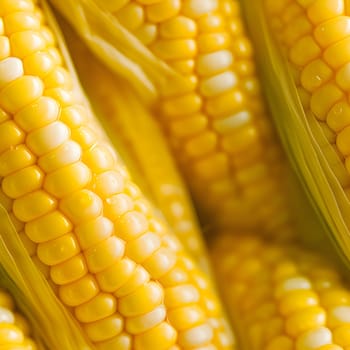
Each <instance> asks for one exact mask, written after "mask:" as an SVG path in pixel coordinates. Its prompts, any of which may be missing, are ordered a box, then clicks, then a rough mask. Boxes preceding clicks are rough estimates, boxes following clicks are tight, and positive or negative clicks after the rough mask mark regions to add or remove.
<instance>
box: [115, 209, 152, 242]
mask: <svg viewBox="0 0 350 350" xmlns="http://www.w3.org/2000/svg"><path fill="white" fill-rule="evenodd" d="M147 229H148V221H147V219H146V217H145V216H144V215H142V214H141V213H138V212H137V211H129V212H127V213H125V214H124V215H122V216H121V218H120V219H119V220H118V222H115V230H116V234H117V235H118V237H120V238H122V239H124V240H125V241H130V240H132V239H135V238H137V237H139V236H141V235H142V234H143V233H144V232H146V231H147Z"/></svg>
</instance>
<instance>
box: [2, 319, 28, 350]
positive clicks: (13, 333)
mask: <svg viewBox="0 0 350 350" xmlns="http://www.w3.org/2000/svg"><path fill="white" fill-rule="evenodd" d="M0 341H1V342H2V343H3V344H6V345H8V347H9V348H10V349H11V348H12V349H14V348H16V345H17V346H18V347H20V346H21V344H23V342H24V336H23V333H22V332H21V331H20V329H19V328H17V327H16V326H15V325H13V324H6V323H1V324H0ZM6 345H5V346H6Z"/></svg>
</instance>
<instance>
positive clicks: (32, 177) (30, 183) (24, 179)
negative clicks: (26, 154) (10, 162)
mask: <svg viewBox="0 0 350 350" xmlns="http://www.w3.org/2000/svg"><path fill="white" fill-rule="evenodd" d="M43 180H44V174H43V173H42V171H41V170H40V169H39V168H38V167H37V166H35V165H34V166H29V167H27V168H24V169H22V170H19V171H17V172H15V173H13V174H11V175H8V176H6V177H5V178H4V179H3V181H2V189H3V191H4V193H5V194H6V195H7V196H9V197H10V198H18V197H21V196H24V195H25V194H27V193H30V192H33V191H35V190H38V189H40V188H41V187H42V183H43Z"/></svg>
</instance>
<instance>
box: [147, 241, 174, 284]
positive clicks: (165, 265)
mask: <svg viewBox="0 0 350 350" xmlns="http://www.w3.org/2000/svg"><path fill="white" fill-rule="evenodd" d="M176 260H177V259H176V255H175V253H174V252H173V251H172V250H170V249H168V248H165V247H162V248H160V249H158V250H157V251H156V252H155V253H154V254H152V256H150V257H149V258H148V259H147V260H145V261H144V262H143V267H144V268H145V269H146V270H147V271H148V272H149V274H150V275H151V276H152V278H155V279H158V278H161V277H162V276H164V275H165V274H166V273H167V272H169V271H170V269H172V268H173V267H174V266H175V264H176Z"/></svg>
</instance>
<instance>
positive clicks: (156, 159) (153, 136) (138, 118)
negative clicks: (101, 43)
mask: <svg viewBox="0 0 350 350" xmlns="http://www.w3.org/2000/svg"><path fill="white" fill-rule="evenodd" d="M62 28H63V29H64V35H65V38H66V40H67V45H68V47H69V51H70V53H71V55H72V59H73V61H74V63H75V66H76V67H77V72H78V75H79V78H80V81H81V82H82V84H83V86H84V89H85V91H86V93H87V94H88V97H89V100H90V102H91V103H92V105H93V107H94V109H95V111H96V112H97V113H96V114H97V116H98V117H99V119H100V120H101V122H102V123H103V125H105V128H106V130H107V132H108V133H109V135H110V137H111V140H112V141H113V142H114V143H115V147H116V148H117V149H118V152H119V153H120V154H121V157H122V159H123V160H124V161H125V163H126V164H127V167H128V169H129V171H130V173H131V176H132V178H133V179H134V180H135V182H136V183H137V184H138V185H139V187H141V189H142V191H143V192H144V193H147V194H148V195H149V197H151V198H152V199H153V202H154V203H155V204H156V205H157V207H158V208H159V209H160V210H161V212H162V213H163V214H164V217H165V219H166V220H167V222H168V223H169V224H170V226H171V227H172V228H173V230H174V233H175V234H176V235H177V236H178V238H179V239H180V241H181V243H182V244H183V246H184V247H185V248H186V249H187V250H188V252H190V253H191V255H192V256H193V257H194V258H195V260H196V261H197V262H198V263H199V265H200V267H202V268H203V270H205V271H208V270H209V264H208V260H207V252H206V248H205V245H204V242H203V238H202V236H201V232H200V229H199V226H198V222H197V218H196V215H195V213H194V210H193V208H192V204H191V200H190V198H189V195H188V194H187V191H186V189H185V186H184V184H183V181H182V179H181V177H180V175H179V173H178V170H177V168H176V165H175V164H174V161H173V159H172V157H171V155H170V151H169V149H168V145H167V144H166V140H165V139H164V137H163V135H162V133H161V131H160V130H159V126H158V125H157V124H156V122H155V121H154V120H153V119H152V115H151V114H150V113H149V111H148V110H147V109H146V107H145V106H143V105H142V104H141V103H140V101H139V100H138V99H137V98H136V96H135V93H134V92H133V91H132V88H131V86H130V84H128V83H127V82H126V81H125V80H123V79H121V78H120V77H117V76H115V75H113V74H111V72H110V71H109V70H108V69H107V68H106V67H105V66H104V65H103V64H102V63H101V62H100V61H99V60H97V58H96V57H95V56H94V55H93V54H92V53H91V52H90V50H89V49H88V48H87V47H86V45H84V44H83V42H82V41H81V40H80V39H79V37H78V36H77V35H76V34H75V33H74V32H73V30H72V29H69V25H68V24H67V23H66V22H64V23H63V24H62Z"/></svg>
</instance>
